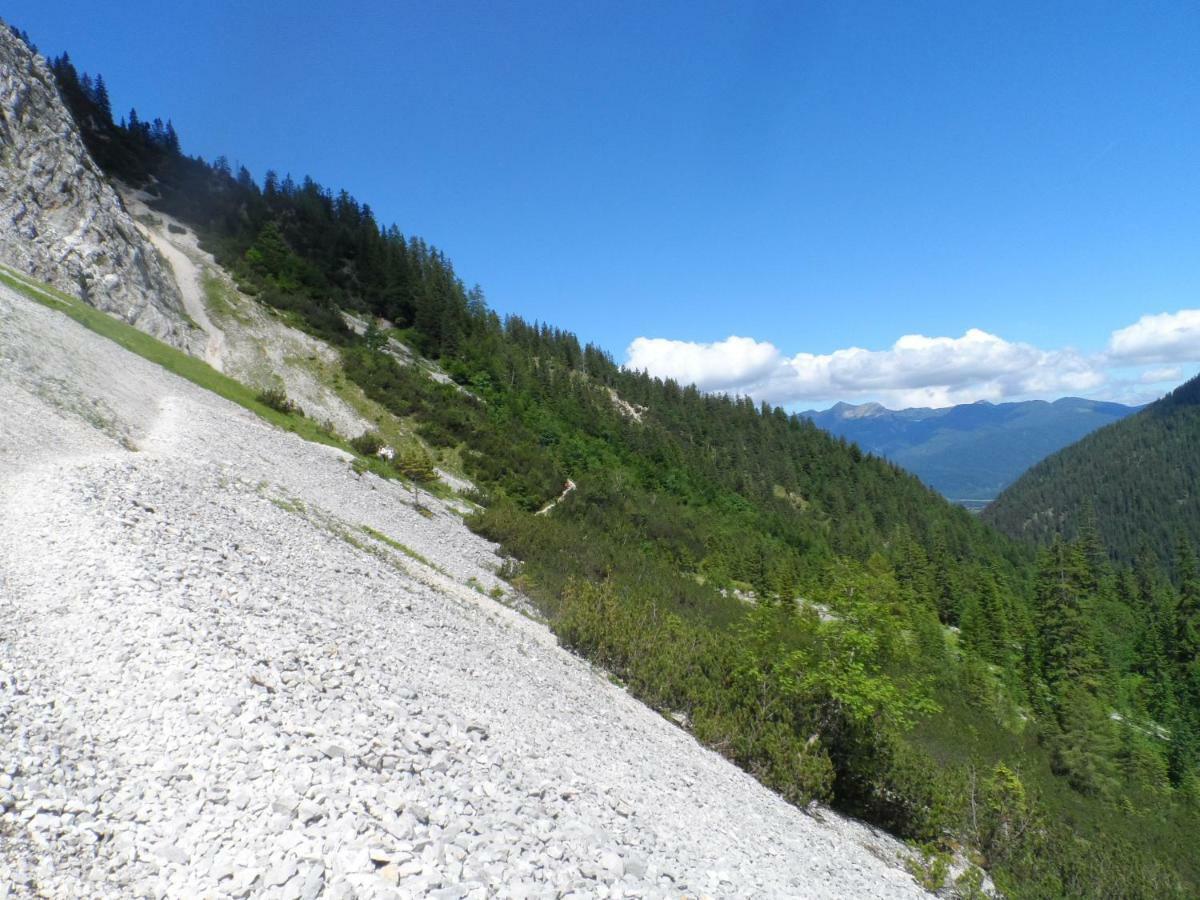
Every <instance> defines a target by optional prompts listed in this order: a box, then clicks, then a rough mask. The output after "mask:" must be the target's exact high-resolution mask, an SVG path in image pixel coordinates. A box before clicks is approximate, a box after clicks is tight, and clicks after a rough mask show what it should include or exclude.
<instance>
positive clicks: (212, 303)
mask: <svg viewBox="0 0 1200 900" xmlns="http://www.w3.org/2000/svg"><path fill="white" fill-rule="evenodd" d="M201 284H202V286H203V287H204V300H205V304H206V305H207V306H208V311H209V312H210V313H212V314H214V315H215V316H217V317H218V318H227V319H233V320H234V321H236V322H241V323H242V324H243V325H248V324H250V317H249V316H247V315H246V314H245V313H243V312H242V311H241V310H239V309H238V308H237V305H236V304H235V303H234V302H233V299H232V296H231V295H232V294H233V289H232V288H231V287H230V286H229V285H228V284H226V283H225V280H224V279H223V278H221V277H220V276H219V275H215V274H213V273H212V272H210V271H208V270H205V273H204V277H203V278H202V279H201Z"/></svg>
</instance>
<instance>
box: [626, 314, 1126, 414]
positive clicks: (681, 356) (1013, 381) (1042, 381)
mask: <svg viewBox="0 0 1200 900" xmlns="http://www.w3.org/2000/svg"><path fill="white" fill-rule="evenodd" d="M626 365H627V366H628V367H629V368H633V369H639V370H640V369H645V370H646V371H648V372H650V373H651V374H652V375H657V376H660V377H664V378H674V379H675V380H677V381H680V382H682V383H685V384H687V383H693V384H696V385H697V386H698V387H700V388H702V389H703V390H709V391H725V392H729V393H738V394H747V395H750V396H753V397H756V398H758V399H763V400H768V401H770V402H772V403H781V404H785V405H790V404H794V403H799V402H802V401H809V402H811V401H824V400H832V399H843V400H856V399H868V398H869V399H876V400H882V401H883V402H884V403H887V404H889V405H895V406H949V405H952V404H956V403H969V402H972V401H975V400H1004V399H1007V398H1015V397H1022V396H1038V395H1044V394H1063V393H1080V392H1084V391H1088V390H1091V389H1094V388H1096V387H1098V386H1100V385H1102V384H1103V383H1104V382H1105V375H1104V373H1103V371H1102V370H1101V369H1099V368H1098V367H1097V365H1096V364H1095V363H1094V362H1093V361H1091V360H1089V359H1087V358H1085V357H1083V356H1081V355H1080V354H1078V353H1076V352H1075V351H1073V350H1056V351H1045V350H1039V349H1038V348H1036V347H1034V346H1032V345H1029V344H1023V343H1014V342H1011V341H1006V340H1004V339H1003V338H1001V337H998V336H996V335H994V334H989V333H988V332H986V331H982V330H980V329H978V328H972V329H970V330H968V331H967V332H966V333H965V334H963V335H962V337H957V338H952V337H927V336H925V335H920V334H909V335H905V336H903V337H901V338H900V339H899V340H898V341H896V342H895V343H894V344H893V345H892V346H891V347H890V348H889V349H887V350H865V349H863V348H861V347H850V348H847V349H844V350H835V351H834V352H833V353H828V354H813V353H797V354H796V355H795V356H792V357H786V356H784V355H783V354H782V353H781V352H780V351H779V349H778V348H776V347H775V346H774V345H773V344H770V343H768V342H764V341H755V340H753V339H751V338H741V337H731V338H728V339H726V340H724V341H717V342H714V343H711V344H696V343H691V342H687V341H672V340H667V339H663V338H655V339H647V338H638V339H637V340H635V341H634V342H633V343H632V344H631V345H630V347H629V352H628V361H627V362H626Z"/></svg>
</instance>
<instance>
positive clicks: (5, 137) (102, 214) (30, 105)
mask: <svg viewBox="0 0 1200 900" xmlns="http://www.w3.org/2000/svg"><path fill="white" fill-rule="evenodd" d="M0 260H2V261H4V262H6V263H8V264H9V265H11V266H14V267H15V268H18V269H21V270H22V271H24V272H27V273H28V274H30V275H32V276H34V277H36V278H39V279H41V280H42V281H45V282H48V283H50V284H52V285H54V286H55V287H57V288H58V289H59V290H62V291H65V292H67V293H69V294H72V295H75V296H78V297H80V298H82V299H83V300H84V301H86V302H87V303H89V304H91V305H92V306H95V307H97V308H98V309H102V310H104V311H105V312H108V313H112V314H113V315H116V316H119V317H120V318H122V319H124V320H125V321H127V322H129V323H130V324H132V325H134V326H136V327H137V328H140V329H141V330H143V331H146V332H148V333H150V334H153V335H155V336H156V337H159V338H162V339H163V340H165V341H168V342H169V343H171V344H174V345H175V346H179V347H187V346H190V345H192V344H194V343H195V342H196V341H197V340H200V337H201V336H199V335H197V334H196V333H195V329H194V328H192V327H191V326H190V324H189V323H188V320H187V316H186V314H185V313H184V308H183V300H182V298H181V297H180V294H179V289H178V288H177V287H176V285H175V280H174V278H173V277H172V276H171V272H170V270H169V268H168V266H167V264H166V262H165V261H164V260H163V259H162V258H161V257H160V256H159V255H158V253H157V252H156V251H155V250H154V248H153V247H152V246H150V244H149V243H148V242H147V241H146V239H145V238H144V237H143V236H142V235H141V233H139V231H138V229H137V227H136V225H135V223H134V221H133V219H132V218H131V217H130V216H129V214H128V212H126V210H125V208H124V207H123V206H122V205H121V201H120V200H119V199H118V197H117V195H116V192H115V191H114V190H113V189H112V187H111V186H110V185H109V184H108V182H107V181H106V180H105V178H104V175H103V173H102V172H101V171H100V169H99V168H98V167H97V166H96V164H95V162H94V161H93V160H92V158H91V156H90V155H89V154H88V152H87V148H86V147H85V146H84V144H83V139H82V137H81V136H80V134H79V131H78V129H77V128H76V126H75V122H74V120H73V119H72V118H71V114H70V113H69V112H68V111H67V109H66V107H65V106H64V105H63V102H62V99H61V98H60V97H59V94H58V89H57V87H56V85H55V82H54V76H53V74H52V73H51V72H50V70H49V68H48V67H47V65H46V62H45V60H43V59H42V58H41V57H40V56H36V55H35V54H34V53H33V52H32V51H31V50H30V49H29V48H28V47H27V46H26V45H25V43H24V42H23V41H21V40H20V39H19V38H17V37H16V36H15V35H13V34H12V32H11V31H10V30H9V29H8V27H7V26H6V25H4V24H3V23H2V22H0Z"/></svg>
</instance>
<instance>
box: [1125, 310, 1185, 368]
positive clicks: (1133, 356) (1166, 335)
mask: <svg viewBox="0 0 1200 900" xmlns="http://www.w3.org/2000/svg"><path fill="white" fill-rule="evenodd" d="M1108 355H1109V357H1110V358H1111V359H1112V360H1113V362H1115V363H1122V364H1138V363H1180V362H1197V361H1200V309H1181V310H1180V311H1179V312H1176V313H1159V314H1157V315H1150V316H1142V317H1141V318H1140V319H1138V320H1137V321H1136V322H1134V323H1133V324H1132V325H1130V326H1128V327H1126V328H1120V329H1118V330H1117V331H1114V332H1113V333H1112V338H1111V339H1110V340H1109V342H1108Z"/></svg>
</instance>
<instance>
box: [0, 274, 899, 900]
mask: <svg viewBox="0 0 1200 900" xmlns="http://www.w3.org/2000/svg"><path fill="white" fill-rule="evenodd" d="M430 505H431V506H433V507H434V509H433V516H432V518H426V517H425V516H423V515H421V514H420V513H419V512H418V511H417V510H415V509H413V507H412V506H411V505H410V502H409V498H408V496H407V494H406V492H405V491H404V489H403V488H402V487H401V486H398V485H393V484H390V483H387V482H384V481H381V480H379V479H377V478H375V477H374V476H370V475H367V476H356V475H354V474H353V472H352V471H351V469H350V467H349V465H348V463H347V459H346V457H345V455H344V454H342V453H341V452H340V451H337V450H332V449H330V448H326V447H320V446H316V445H313V444H308V443H305V442H303V441H301V440H300V439H298V438H296V437H294V436H292V435H288V434H285V433H282V432H279V431H277V430H274V429H272V428H269V427H267V426H265V425H264V424H262V423H261V422H259V421H258V420H256V419H255V418H253V417H252V416H250V415H249V414H248V413H246V412H244V411H243V410H241V409H239V408H237V407H234V406H232V405H230V404H227V403H225V402H224V401H222V400H220V399H219V398H216V397H214V396H212V395H209V394H207V393H205V392H203V391H201V390H200V389H198V388H195V387H194V386H192V385H190V384H188V383H186V382H183V381H181V380H179V379H176V378H174V377H173V376H170V375H168V374H166V373H164V372H162V371H161V370H159V369H157V368H156V367H154V366H152V365H150V364H149V363H145V362H144V361H142V360H141V359H138V358H135V357H133V356H131V355H129V354H127V353H125V352H124V351H123V350H121V349H120V348H118V347H117V346H116V345H113V344H110V343H107V342H106V341H104V340H103V339H101V338H99V337H96V336H94V335H92V334H91V333H89V332H87V331H85V330H83V329H82V328H80V327H79V326H77V325H75V323H73V322H70V321H69V320H67V319H65V318H64V317H61V316H60V315H58V314H56V313H54V312H52V311H50V310H46V309H44V308H42V307H39V306H36V305H34V304H32V303H31V302H29V301H27V300H24V299H23V298H20V297H18V296H16V295H14V294H12V293H11V292H8V291H7V290H0V734H2V735H3V740H2V741H0V897H4V896H17V897H25V896H49V897H127V896H139V897H140V896H147V897H164V896H170V897H180V896H199V897H226V896H232V897H244V896H264V897H288V898H299V897H305V898H313V897H318V896H327V897H351V896H359V897H391V896H399V897H409V896H435V897H485V896H488V897H490V896H501V897H503V896H511V897H526V896H536V897H541V896H545V897H558V896H579V897H621V896H635V897H640V896H673V897H678V896H683V895H690V896H698V895H710V896H772V897H779V896H797V897H850V896H853V897H910V896H921V895H922V894H921V892H920V890H919V889H918V888H917V886H916V885H915V884H914V883H913V881H912V879H911V878H910V877H909V876H908V875H907V874H905V873H904V872H903V871H902V870H901V869H900V868H899V867H898V863H897V854H898V852H899V850H900V846H899V845H898V844H897V843H896V842H895V841H894V840H892V839H890V838H888V837H887V836H885V835H880V834H877V833H875V832H872V831H870V830H869V829H867V828H865V827H864V826H862V825H860V824H858V823H854V822H850V821H847V820H845V819H842V818H840V817H838V816H836V815H835V814H833V813H830V812H828V811H821V812H819V813H818V814H816V815H809V814H806V813H804V812H802V811H800V810H797V809H795V808H793V807H790V806H788V805H787V804H785V803H783V802H782V801H781V800H779V799H778V798H777V797H775V796H774V795H772V794H770V793H769V792H767V791H766V790H764V789H763V788H762V787H760V786H759V785H758V784H757V783H755V782H754V781H753V780H752V779H751V778H750V777H749V776H747V775H745V774H744V773H742V772H740V771H738V770H737V769H735V768H734V767H732V766H730V765H729V764H728V763H726V762H725V761H724V760H722V759H721V758H720V757H718V756H716V755H715V754H713V753H710V752H708V751H707V750H705V749H703V748H701V747H700V746H698V745H697V744H696V743H695V742H694V741H692V740H691V739H690V738H689V737H688V736H687V735H686V734H685V733H683V732H681V731H680V730H679V729H677V728H675V727H674V726H673V725H671V724H670V723H668V722H667V721H665V720H664V719H662V718H660V717H658V716H657V715H655V714H653V713H652V712H651V711H649V710H648V709H646V708H645V707H643V706H641V705H640V704H638V703H637V702H635V701H634V700H632V699H631V698H630V697H628V696H627V695H626V694H625V693H624V692H623V691H621V690H620V689H619V688H618V687H616V686H614V685H612V684H610V683H609V682H608V681H607V680H606V679H605V678H604V677H602V675H600V674H598V673H596V672H594V671H593V670H592V669H591V668H590V667H589V666H587V665H586V664H585V663H583V662H581V661H580V660H578V659H576V658H574V657H572V656H571V655H569V654H567V653H565V652H563V651H562V650H561V649H559V648H558V647H557V646H556V644H555V642H554V640H553V638H552V636H551V635H550V634H549V633H548V632H547V631H546V629H545V628H544V627H543V626H541V625H539V624H537V623H535V622H532V621H530V620H528V619H526V618H524V617H522V616H520V615H518V614H517V613H515V612H513V611H512V610H510V609H509V608H507V607H506V606H504V605H502V604H500V603H497V602H495V601H493V600H491V599H489V598H488V597H485V596H483V594H482V593H480V591H479V590H477V589H475V588H474V587H473V586H468V584H467V582H468V581H469V580H471V579H474V583H477V584H478V585H479V586H481V587H482V589H484V590H488V589H490V588H492V587H494V586H497V585H500V584H502V583H501V582H498V581H497V579H496V578H495V576H494V574H493V572H494V569H495V566H496V564H497V562H498V560H497V558H496V556H495V552H494V551H495V548H494V547H493V546H492V545H490V544H488V543H487V542H486V541H483V540H481V539H480V538H478V537H476V536H475V535H473V534H471V533H470V532H469V531H468V530H467V529H466V528H465V527H464V526H463V525H462V522H461V521H460V520H459V518H458V517H457V516H456V515H455V514H454V512H453V511H452V510H450V509H448V508H446V507H444V506H442V505H440V504H438V503H437V502H436V501H430ZM362 526H368V527H369V528H370V529H372V531H373V532H374V533H375V534H376V535H384V536H386V537H387V538H388V540H386V541H385V540H381V539H379V538H378V537H376V536H372V535H371V534H369V533H368V532H367V531H365V530H364V529H363V527H362ZM400 544H403V545H405V546H406V547H407V548H410V551H409V552H405V551H404V550H403V549H401V548H400V547H399V545H400ZM421 558H423V559H424V560H426V561H427V562H428V563H429V564H426V563H425V562H422V561H421ZM505 589H506V590H507V588H505Z"/></svg>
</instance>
